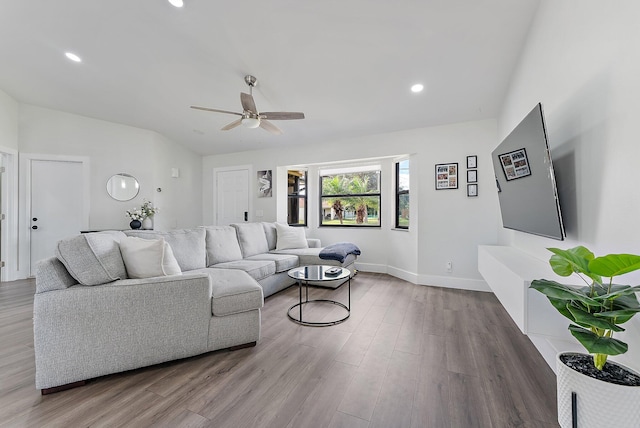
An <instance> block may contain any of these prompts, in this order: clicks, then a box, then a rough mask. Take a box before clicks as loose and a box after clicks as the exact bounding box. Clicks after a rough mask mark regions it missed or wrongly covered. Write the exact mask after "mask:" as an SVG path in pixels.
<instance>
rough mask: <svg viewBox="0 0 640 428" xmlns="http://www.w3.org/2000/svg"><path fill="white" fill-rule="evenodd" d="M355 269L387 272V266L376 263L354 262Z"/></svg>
mask: <svg viewBox="0 0 640 428" xmlns="http://www.w3.org/2000/svg"><path fill="white" fill-rule="evenodd" d="M356 269H358V270H361V271H362V272H373V273H387V266H386V265H380V264H376V263H360V262H356Z"/></svg>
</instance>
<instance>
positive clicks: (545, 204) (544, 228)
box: [491, 104, 565, 240]
mask: <svg viewBox="0 0 640 428" xmlns="http://www.w3.org/2000/svg"><path fill="white" fill-rule="evenodd" d="M491 157H492V160H493V169H494V172H495V174H496V184H497V187H498V200H499V201H500V212H501V214H502V225H503V226H504V227H505V228H507V229H514V230H519V231H521V232H527V233H532V234H534V235H541V236H546V237H548V238H553V239H559V240H563V239H564V238H565V231H564V226H563V224H562V216H561V212H560V201H559V199H558V191H557V187H556V179H555V174H554V172H553V164H552V162H551V152H550V151H549V144H548V141H547V130H546V127H545V122H544V116H543V113H542V104H538V105H537V106H535V108H534V109H533V110H531V112H530V113H529V114H528V115H527V116H526V117H525V118H524V119H523V120H522V122H520V123H519V124H518V125H517V126H516V127H515V128H514V129H513V131H511V133H510V134H509V135H508V136H507V137H506V138H505V139H504V140H503V141H502V142H501V143H500V145H498V147H496V149H495V150H494V151H493V152H492V154H491Z"/></svg>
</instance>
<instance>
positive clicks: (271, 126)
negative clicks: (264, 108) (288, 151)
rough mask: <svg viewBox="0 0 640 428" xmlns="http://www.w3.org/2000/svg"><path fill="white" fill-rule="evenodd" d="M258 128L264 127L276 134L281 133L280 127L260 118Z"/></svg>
mask: <svg viewBox="0 0 640 428" xmlns="http://www.w3.org/2000/svg"><path fill="white" fill-rule="evenodd" d="M260 128H262V129H265V130H267V131H269V132H271V133H272V134H276V135H281V134H282V130H281V129H280V128H278V127H277V126H275V125H274V124H273V123H271V122H269V121H268V120H265V119H260Z"/></svg>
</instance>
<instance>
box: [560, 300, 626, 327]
mask: <svg viewBox="0 0 640 428" xmlns="http://www.w3.org/2000/svg"><path fill="white" fill-rule="evenodd" d="M567 309H569V312H571V314H572V315H573V316H574V318H575V320H576V323H578V324H580V325H581V326H589V327H596V328H601V329H604V330H613V331H624V328H622V327H618V326H617V325H615V324H614V323H612V322H609V321H608V320H607V319H605V318H604V317H596V316H594V315H593V314H590V313H589V312H586V311H584V310H582V309H581V308H577V307H575V306H572V305H569V306H568V307H567Z"/></svg>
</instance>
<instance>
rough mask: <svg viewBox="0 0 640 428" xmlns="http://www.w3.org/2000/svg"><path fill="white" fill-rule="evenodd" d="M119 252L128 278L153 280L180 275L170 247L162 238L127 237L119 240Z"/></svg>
mask: <svg viewBox="0 0 640 428" xmlns="http://www.w3.org/2000/svg"><path fill="white" fill-rule="evenodd" d="M120 251H121V252H122V258H123V259H124V264H125V266H126V267H127V272H128V273H129V278H153V277H157V276H169V275H180V274H181V273H182V272H181V271H180V266H179V265H178V262H177V260H176V258H175V257H174V256H173V251H172V250H171V246H170V245H169V244H167V243H166V242H165V240H164V239H163V238H160V239H142V238H137V237H135V236H127V237H126V238H123V239H122V240H120Z"/></svg>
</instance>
